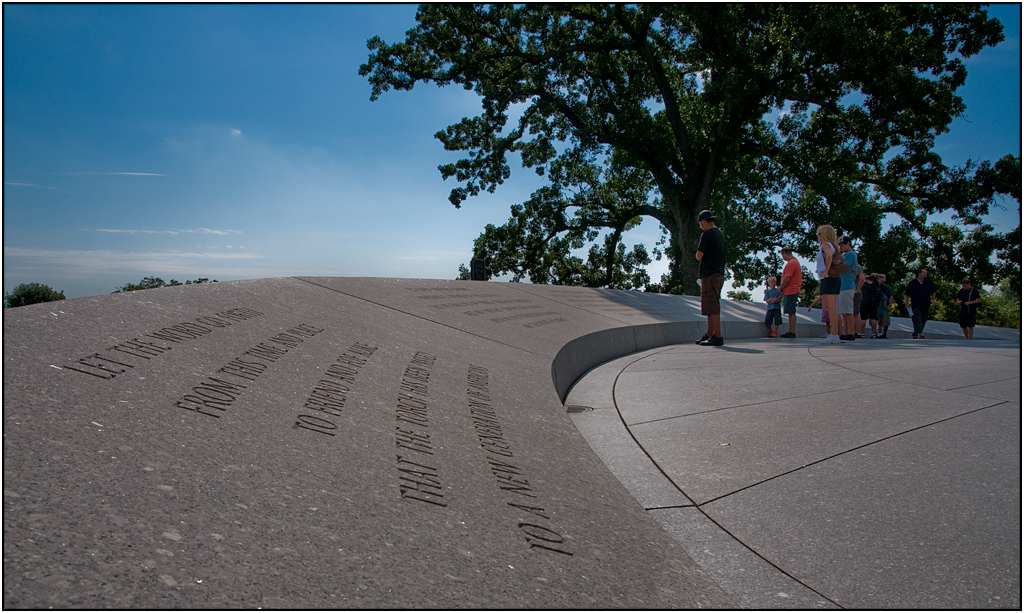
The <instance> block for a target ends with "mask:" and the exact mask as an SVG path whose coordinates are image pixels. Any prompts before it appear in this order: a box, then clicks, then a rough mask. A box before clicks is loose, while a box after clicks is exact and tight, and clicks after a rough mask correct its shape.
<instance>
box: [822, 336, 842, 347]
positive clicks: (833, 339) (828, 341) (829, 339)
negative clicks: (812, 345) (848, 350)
mask: <svg viewBox="0 0 1024 613" xmlns="http://www.w3.org/2000/svg"><path fill="white" fill-rule="evenodd" d="M838 342H839V337H838V336H836V335H835V334H826V335H825V336H824V337H822V339H821V344H822V345H835V344H836V343H838Z"/></svg>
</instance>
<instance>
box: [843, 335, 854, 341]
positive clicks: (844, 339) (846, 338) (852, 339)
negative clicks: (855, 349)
mask: <svg viewBox="0 0 1024 613" xmlns="http://www.w3.org/2000/svg"><path fill="white" fill-rule="evenodd" d="M839 340H841V341H855V340H857V337H856V336H854V335H853V334H843V335H842V336H840V337H839Z"/></svg>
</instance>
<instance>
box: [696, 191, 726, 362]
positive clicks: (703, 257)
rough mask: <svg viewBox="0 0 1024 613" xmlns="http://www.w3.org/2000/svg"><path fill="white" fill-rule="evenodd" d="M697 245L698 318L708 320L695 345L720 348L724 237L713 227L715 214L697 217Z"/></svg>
mask: <svg viewBox="0 0 1024 613" xmlns="http://www.w3.org/2000/svg"><path fill="white" fill-rule="evenodd" d="M697 225H698V226H700V229H701V235H700V242H699V243H698V244H697V256H696V257H697V261H698V262H700V273H699V275H698V276H699V277H700V314H701V315H706V316H707V318H708V331H707V333H706V334H705V335H704V337H703V338H701V339H700V340H699V341H697V344H698V345H702V346H705V347H721V346H722V345H724V344H725V341H724V340H723V339H722V302H721V297H722V285H724V283H725V235H724V234H722V231H721V230H720V229H719V228H718V226H716V225H715V214H714V213H712V212H711V211H708V210H704V211H701V212H700V214H698V215H697Z"/></svg>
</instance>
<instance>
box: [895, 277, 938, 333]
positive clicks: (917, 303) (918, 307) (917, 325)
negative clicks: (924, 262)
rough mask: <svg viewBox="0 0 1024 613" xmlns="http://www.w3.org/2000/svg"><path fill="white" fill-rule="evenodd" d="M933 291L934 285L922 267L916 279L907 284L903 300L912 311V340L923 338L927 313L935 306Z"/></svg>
mask: <svg viewBox="0 0 1024 613" xmlns="http://www.w3.org/2000/svg"><path fill="white" fill-rule="evenodd" d="M935 291H936V290H935V284H934V283H932V280H931V279H929V278H928V269H927V268H925V267H924V266H922V267H921V268H918V269H917V277H915V278H913V279H911V280H910V283H907V290H906V291H905V292H904V296H903V298H904V300H906V304H907V306H909V307H910V308H911V311H912V315H911V319H912V320H913V322H914V334H913V335H912V338H924V325H925V324H926V323H928V311H929V310H930V309H931V308H932V306H933V305H934V304H935Z"/></svg>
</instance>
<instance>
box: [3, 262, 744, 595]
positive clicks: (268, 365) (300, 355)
mask: <svg viewBox="0 0 1024 613" xmlns="http://www.w3.org/2000/svg"><path fill="white" fill-rule="evenodd" d="M640 298H641V299H639V300H638V299H637V297H636V296H635V295H633V294H626V293H624V292H610V293H609V292H602V291H593V290H591V291H588V290H579V289H575V288H531V287H529V286H523V285H512V284H488V283H479V282H477V283H472V282H454V281H417V280H396V279H324V278H318V279H298V278H282V279H264V280H256V281H244V282H228V283H217V284H210V285H193V286H187V287H174V288H163V289H157V290H146V291H140V292H132V293H127V294H115V295H109V296H99V297H94V298H83V299H76V300H68V301H61V302H55V303H47V304H41V305H33V306H29V307H22V308H18V309H12V310H8V311H5V312H4V336H3V341H4V352H3V360H4V371H3V374H4V428H3V432H4V444H3V459H4V463H3V470H4V480H3V483H4V514H3V526H4V532H3V537H4V538H3V549H4V565H3V573H4V583H3V604H4V607H5V608H33V609H34V608H40V609H44V608H51V607H52V608H60V609H66V608H131V609H150V608H260V607H262V608H346V607H353V608H487V609H490V608H579V607H583V608H629V609H634V608H641V609H646V608H674V607H679V608H728V607H732V606H734V605H735V601H734V600H733V599H732V598H730V597H727V596H726V595H725V593H724V592H723V591H722V590H721V589H720V587H719V586H718V585H717V584H716V583H715V582H714V581H712V580H711V579H710V578H709V577H708V576H707V575H706V573H704V572H703V571H702V570H701V569H700V567H699V566H698V565H696V564H695V563H694V562H693V561H692V560H691V559H690V557H689V556H688V555H687V554H686V553H685V551H684V550H683V548H682V547H680V546H679V545H678V544H677V542H676V541H675V540H674V539H672V538H671V537H670V536H669V535H668V534H667V533H666V532H665V531H664V530H663V529H662V528H661V527H660V525H659V524H658V523H657V522H656V521H653V520H652V519H651V518H650V517H649V516H648V515H647V514H646V513H645V512H644V510H643V508H642V507H641V506H640V505H639V504H637V503H636V501H635V500H634V499H633V498H632V497H631V496H630V495H629V493H628V492H627V490H626V489H625V488H624V487H623V486H622V485H621V484H620V483H619V482H618V481H617V480H616V479H615V478H614V477H613V475H612V474H611V473H610V472H609V471H608V469H607V468H606V467H605V465H604V464H603V463H602V462H601V460H600V459H599V458H598V456H597V455H596V454H595V453H594V452H593V451H592V450H591V448H590V447H589V445H588V444H587V442H586V440H585V439H584V438H583V437H582V436H581V435H580V434H579V432H578V431H577V429H576V427H575V426H574V425H573V423H572V421H571V419H570V418H569V416H568V415H567V413H566V411H565V408H564V407H563V406H562V404H561V402H560V399H559V394H558V392H557V391H556V386H555V382H554V378H555V377H557V376H561V377H563V379H565V378H566V377H571V375H566V374H565V373H564V372H562V371H560V370H559V368H557V367H556V366H554V365H553V363H554V362H555V361H556V360H555V358H556V356H557V355H558V352H559V351H560V350H561V349H562V348H563V347H565V346H566V345H567V344H569V343H571V342H572V341H574V340H575V339H577V338H579V337H582V336H585V335H587V334H590V333H600V332H606V331H612V333H615V331H618V333H619V336H618V337H616V338H620V337H621V339H624V340H622V342H623V343H625V344H623V345H621V346H619V345H614V344H613V345H612V346H606V347H604V348H603V350H604V351H605V352H606V353H610V354H616V353H617V355H622V354H623V353H628V352H630V351H633V350H635V345H636V337H637V334H636V332H635V329H634V328H635V327H636V326H643V325H671V320H672V313H674V312H675V313H677V314H678V313H682V314H686V313H692V311H693V305H692V304H691V302H692V300H691V299H683V298H670V297H660V296H658V297H640ZM624 305H625V306H624ZM629 305H633V306H629ZM690 319H692V317H691V318H690ZM691 324H692V322H691ZM597 359H598V356H587V355H582V356H577V357H576V358H575V361H574V362H573V364H572V368H574V369H583V370H586V369H587V368H590V367H591V366H593V364H594V363H596V361H595V360H597ZM573 379H574V377H573ZM569 383H571V380H570V381H569Z"/></svg>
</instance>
